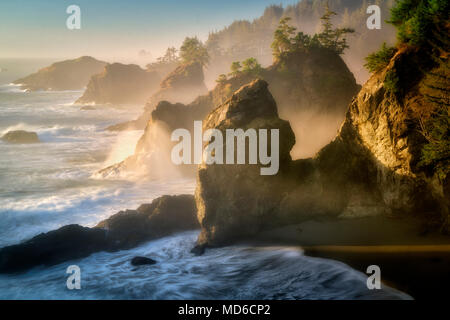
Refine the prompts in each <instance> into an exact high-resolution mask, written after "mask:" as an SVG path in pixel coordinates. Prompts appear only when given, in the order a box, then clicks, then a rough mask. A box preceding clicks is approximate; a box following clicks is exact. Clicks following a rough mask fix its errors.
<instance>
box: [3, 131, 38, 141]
mask: <svg viewBox="0 0 450 320" xmlns="http://www.w3.org/2000/svg"><path fill="white" fill-rule="evenodd" d="M1 140H3V141H5V142H8V143H18V144H20V143H24V144H25V143H39V142H40V140H39V137H38V135H37V133H36V132H29V131H24V130H16V131H9V132H7V133H6V134H5V135H3V137H1Z"/></svg>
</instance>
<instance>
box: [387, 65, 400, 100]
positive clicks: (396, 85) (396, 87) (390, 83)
mask: <svg viewBox="0 0 450 320" xmlns="http://www.w3.org/2000/svg"><path fill="white" fill-rule="evenodd" d="M384 87H385V88H386V90H387V91H389V92H392V93H394V94H397V93H399V92H400V79H399V78H398V75H397V72H395V70H393V69H391V70H389V71H388V72H387V73H386V76H385V78H384Z"/></svg>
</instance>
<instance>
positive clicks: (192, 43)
mask: <svg viewBox="0 0 450 320" xmlns="http://www.w3.org/2000/svg"><path fill="white" fill-rule="evenodd" d="M180 57H181V59H182V60H183V62H185V63H191V62H199V63H201V65H203V66H204V65H207V64H208V62H209V54H208V50H207V49H206V46H204V45H203V43H202V42H201V41H200V40H198V39H197V37H193V38H189V37H186V39H184V41H183V44H182V45H181V48H180Z"/></svg>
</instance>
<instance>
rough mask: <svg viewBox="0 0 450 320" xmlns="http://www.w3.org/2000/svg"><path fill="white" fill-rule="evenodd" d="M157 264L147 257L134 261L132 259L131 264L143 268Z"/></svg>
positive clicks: (137, 258) (134, 259) (136, 258)
mask: <svg viewBox="0 0 450 320" xmlns="http://www.w3.org/2000/svg"><path fill="white" fill-rule="evenodd" d="M155 263H156V261H155V260H153V259H150V258H146V257H134V258H133V259H131V264H132V265H133V266H143V265H150V264H155Z"/></svg>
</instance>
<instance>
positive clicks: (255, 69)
mask: <svg viewBox="0 0 450 320" xmlns="http://www.w3.org/2000/svg"><path fill="white" fill-rule="evenodd" d="M261 71H262V67H261V65H260V64H259V63H258V60H256V59H255V58H248V59H246V60H244V61H242V72H245V73H247V74H253V75H259V74H260V73H261Z"/></svg>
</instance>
